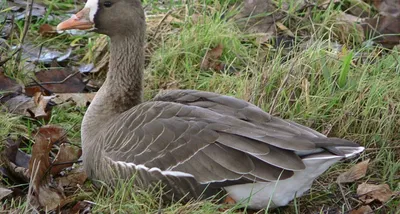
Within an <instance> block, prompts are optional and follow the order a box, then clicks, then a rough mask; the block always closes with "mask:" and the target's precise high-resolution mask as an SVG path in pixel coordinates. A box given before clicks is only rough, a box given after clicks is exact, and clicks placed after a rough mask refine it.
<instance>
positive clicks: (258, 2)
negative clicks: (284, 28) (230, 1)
mask: <svg viewBox="0 0 400 214" xmlns="http://www.w3.org/2000/svg"><path fill="white" fill-rule="evenodd" d="M276 9H277V8H276V6H275V4H273V2H272V1H266V0H244V6H243V8H242V9H241V11H240V13H239V14H238V15H237V16H236V17H235V19H236V20H237V22H238V24H239V26H240V27H241V28H243V30H245V31H247V32H248V33H253V34H256V35H257V42H258V43H265V42H268V41H269V40H270V39H271V38H272V37H273V36H274V35H275V34H276V28H275V19H276V16H280V15H282V14H274V15H271V14H272V13H273V12H274V11H276Z"/></svg>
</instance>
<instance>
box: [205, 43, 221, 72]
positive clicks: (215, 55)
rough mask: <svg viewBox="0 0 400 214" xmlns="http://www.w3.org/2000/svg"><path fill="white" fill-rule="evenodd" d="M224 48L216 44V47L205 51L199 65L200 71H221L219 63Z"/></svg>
mask: <svg viewBox="0 0 400 214" xmlns="http://www.w3.org/2000/svg"><path fill="white" fill-rule="evenodd" d="M223 49H224V46H223V45H222V44H218V45H217V47H215V48H213V49H211V50H209V51H207V53H206V55H205V56H204V57H203V60H202V61H201V64H200V69H202V70H209V69H212V70H215V71H222V70H223V68H224V65H223V64H222V63H221V62H220V61H219V59H220V58H221V56H222V52H223Z"/></svg>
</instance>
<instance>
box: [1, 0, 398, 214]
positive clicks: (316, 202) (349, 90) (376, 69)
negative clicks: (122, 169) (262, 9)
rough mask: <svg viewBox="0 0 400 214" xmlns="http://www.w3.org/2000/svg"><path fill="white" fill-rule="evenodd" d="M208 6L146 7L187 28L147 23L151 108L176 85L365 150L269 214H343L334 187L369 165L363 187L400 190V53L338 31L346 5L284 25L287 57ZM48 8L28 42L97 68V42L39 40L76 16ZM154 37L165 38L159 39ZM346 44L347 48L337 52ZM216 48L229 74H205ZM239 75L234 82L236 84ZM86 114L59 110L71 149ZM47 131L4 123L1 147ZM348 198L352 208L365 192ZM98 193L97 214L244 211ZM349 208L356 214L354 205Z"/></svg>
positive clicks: (20, 73)
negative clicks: (204, 64)
mask: <svg viewBox="0 0 400 214" xmlns="http://www.w3.org/2000/svg"><path fill="white" fill-rule="evenodd" d="M200 2H202V4H183V3H179V2H178V3H174V2H172V3H171V4H167V6H163V7H160V6H159V5H157V4H156V3H154V1H145V4H148V5H150V7H149V8H151V14H159V13H162V14H165V13H166V12H167V11H170V10H171V11H172V12H171V15H172V16H174V17H176V18H177V19H178V20H181V22H179V23H171V24H169V23H163V24H160V25H158V23H157V24H154V23H153V24H152V23H151V22H150V23H149V26H148V41H149V44H148V45H149V46H150V47H151V49H149V50H148V62H147V67H146V91H145V93H146V98H147V99H150V98H151V97H152V96H154V95H155V94H156V93H157V92H158V90H159V89H160V88H163V87H165V86H168V85H171V84H173V85H174V86H176V87H179V88H182V89H198V90H206V91H213V92H217V93H221V94H227V95H232V96H235V97H238V98H241V99H244V100H246V101H249V102H252V103H254V104H256V105H257V106H259V107H260V108H262V109H264V110H265V111H268V112H271V113H272V114H273V115H276V116H280V117H283V118H286V119H290V120H294V121H296V122H298V123H300V124H303V125H306V126H309V127H312V128H314V129H316V130H318V131H321V132H324V133H326V134H328V136H332V137H343V138H346V139H350V140H354V141H356V142H358V143H360V144H361V145H363V146H365V147H366V148H367V151H366V152H365V153H364V154H363V155H362V156H361V157H360V158H358V159H356V160H352V161H347V162H343V163H340V164H337V165H335V166H334V167H332V168H330V170H328V171H327V172H326V173H324V175H323V176H321V178H320V179H318V180H317V181H316V182H315V183H314V185H313V187H312V189H311V190H310V192H309V193H307V194H306V195H304V196H303V197H301V198H298V199H296V201H295V202H292V203H291V204H290V205H289V206H287V207H283V208H279V209H275V210H273V211H271V212H273V213H313V212H314V213H324V212H326V211H327V210H332V209H337V210H342V209H344V210H345V209H346V208H345V206H344V199H343V197H342V195H341V193H340V191H339V189H338V186H337V184H335V179H336V177H337V176H338V175H339V174H340V173H342V172H344V171H345V170H346V169H348V168H349V167H351V166H352V165H353V164H354V163H356V162H357V161H359V160H360V159H362V160H364V159H371V162H370V165H369V170H368V173H367V177H366V178H364V179H363V181H369V182H371V183H377V184H381V183H386V184H388V185H389V186H390V187H391V189H392V190H394V191H395V190H396V191H399V190H400V185H399V179H400V178H399V169H400V161H399V155H400V152H399V151H400V150H399V147H400V132H399V130H400V90H399V89H400V64H399V62H400V53H399V51H398V50H397V49H394V50H386V49H383V48H380V47H373V46H371V45H369V44H370V43H369V42H368V41H367V42H361V40H360V38H361V35H360V34H359V33H360V32H359V31H358V29H357V28H353V27H352V26H351V25H350V26H349V25H346V24H345V23H340V22H338V21H337V19H336V17H337V16H338V14H340V11H341V8H342V7H344V4H345V3H343V5H339V6H337V5H333V4H330V5H329V6H328V8H327V9H326V10H318V9H316V8H311V13H309V14H308V15H307V14H306V13H305V12H302V11H301V12H299V11H297V10H294V9H291V10H290V11H289V12H288V13H287V16H285V18H283V19H282V20H280V22H281V23H283V24H284V25H285V26H287V27H288V28H289V29H290V30H291V31H292V32H293V33H294V34H295V35H296V39H295V40H294V41H293V43H294V45H293V46H292V47H289V48H288V47H283V46H279V45H276V44H274V43H273V42H272V43H271V44H269V45H260V44H258V43H256V42H255V35H249V34H244V33H243V32H241V31H240V29H239V28H238V26H237V25H236V24H235V23H234V22H233V20H232V19H231V18H230V17H231V16H232V15H234V14H235V13H237V11H236V10H231V9H229V8H230V5H231V4H233V3H235V2H237V1H212V0H207V1H200ZM45 4H47V5H52V6H51V7H49V10H48V12H47V14H46V16H44V17H43V18H39V19H37V20H35V21H34V22H33V23H32V24H31V26H30V31H29V34H28V38H27V40H28V41H29V42H31V43H33V44H36V45H43V46H45V47H53V48H57V49H59V50H66V49H67V48H68V47H69V46H71V45H74V48H73V55H74V56H77V59H78V60H77V61H75V64H79V63H80V62H81V63H87V62H90V59H94V55H95V54H96V53H95V52H94V51H93V50H94V49H95V47H96V44H97V42H98V41H99V40H97V39H96V38H99V36H98V35H95V34H92V33H89V34H86V35H76V36H68V35H58V36H56V37H52V38H45V37H40V36H38V33H37V29H38V27H39V26H40V25H41V24H43V23H50V24H53V25H55V24H57V23H58V21H59V19H57V18H56V19H55V20H47V17H49V15H54V14H62V13H63V10H61V9H67V8H70V7H71V5H72V4H73V3H72V1H59V0H55V1H50V2H49V1H46V2H45ZM192 14H199V15H200V16H199V17H200V18H199V19H197V20H195V19H193V18H192V17H194V16H193V15H192ZM186 15H188V16H186ZM18 26H19V29H22V26H23V22H22V21H19V22H18ZM343 26H344V27H343ZM156 29H158V34H157V35H156V37H154V36H155V31H156ZM18 41H19V40H18V38H15V37H12V38H10V39H9V40H8V41H7V42H8V43H9V45H15V44H18ZM339 43H340V44H343V45H342V46H338V44H339ZM87 44H89V45H88V46H86V45H87ZM218 44H222V45H223V46H224V50H223V55H222V57H221V61H222V62H223V63H224V64H225V65H227V67H228V68H231V70H229V69H228V70H227V71H223V72H213V71H202V70H201V69H200V63H201V61H202V59H203V56H204V55H205V53H206V52H207V50H209V49H210V48H213V47H215V46H217V45H218ZM84 46H86V47H84ZM85 54H86V56H85V57H83V56H84V55H85ZM79 59H84V60H82V61H80V60H79ZM86 60H87V61H86ZM94 60H96V61H97V60H98V59H94ZM43 67H46V66H43ZM5 68H6V69H5V70H6V73H7V75H9V76H10V77H13V78H16V79H17V80H18V81H19V82H23V83H26V82H28V80H29V79H27V71H25V70H24V69H21V67H18V66H17V65H16V64H14V62H13V61H12V60H10V61H9V62H8V63H7V64H6V65H5ZM233 68H234V70H235V71H236V72H234V73H233V74H232V72H230V71H232V69H233ZM30 75H32V74H30ZM103 76H104V75H98V76H97V78H101V77H103ZM285 80H286V81H285ZM273 103H275V105H273ZM84 111H85V109H80V108H77V107H55V108H54V109H53V113H52V117H51V120H50V123H52V124H59V125H61V126H62V127H64V128H65V129H66V130H68V136H69V139H70V140H71V141H72V142H74V143H79V141H80V122H81V119H82V116H83V112H84ZM41 125H42V123H41V122H37V121H31V120H26V119H24V118H20V117H15V116H11V115H8V114H4V113H0V126H1V127H2V128H1V130H0V139H5V138H6V137H7V136H8V135H9V134H12V135H24V136H29V133H30V132H31V131H32V130H33V129H35V128H37V127H39V126H41ZM3 127H5V128H3ZM21 127H22V128H21ZM24 127H25V128H24ZM344 188H345V191H346V193H348V194H349V195H348V197H349V198H352V195H354V194H355V190H356V188H357V185H356V184H350V185H348V186H344ZM91 192H92V194H91V195H90V196H89V197H90V199H89V200H90V201H92V202H93V203H94V204H95V205H94V207H93V212H100V213H116V212H132V211H135V212H136V213H154V212H157V211H158V210H159V209H162V212H164V213H217V212H222V213H234V212H236V210H237V207H233V208H225V207H221V206H222V205H218V204H215V203H211V202H210V201H202V202H193V203H189V204H186V205H182V204H179V203H176V204H172V205H169V206H162V207H161V208H160V206H159V199H158V196H157V193H154V192H152V191H143V190H137V189H135V188H134V187H132V186H131V185H129V183H127V184H124V185H121V187H120V188H117V190H116V192H115V193H114V194H110V193H108V192H106V191H104V190H98V189H93V190H92V191H91ZM399 203H400V201H399V199H394V200H391V201H389V202H388V203H387V204H385V206H383V207H381V208H379V209H378V210H377V211H376V213H396V212H397V211H396V209H397V206H398V204H399ZM15 204H16V206H17V207H18V206H19V205H18V203H15ZM351 204H352V205H353V207H354V206H357V205H358V203H357V202H355V201H351Z"/></svg>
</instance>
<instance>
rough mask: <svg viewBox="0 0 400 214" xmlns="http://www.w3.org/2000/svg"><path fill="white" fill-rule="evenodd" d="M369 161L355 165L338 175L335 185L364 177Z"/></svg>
mask: <svg viewBox="0 0 400 214" xmlns="http://www.w3.org/2000/svg"><path fill="white" fill-rule="evenodd" d="M368 163H369V159H368V160H366V161H363V162H360V163H358V164H356V165H355V166H353V167H351V168H350V169H349V170H347V172H344V173H342V174H340V175H339V176H338V178H337V180H336V182H337V183H351V182H354V181H356V180H358V179H360V178H362V177H364V176H365V174H366V173H367V168H368Z"/></svg>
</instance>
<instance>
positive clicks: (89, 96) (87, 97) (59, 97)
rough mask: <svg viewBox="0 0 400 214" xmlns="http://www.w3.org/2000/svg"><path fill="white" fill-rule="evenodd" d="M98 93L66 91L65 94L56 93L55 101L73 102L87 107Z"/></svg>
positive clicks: (60, 102)
mask: <svg viewBox="0 0 400 214" xmlns="http://www.w3.org/2000/svg"><path fill="white" fill-rule="evenodd" d="M95 95H96V93H65V94H56V97H55V98H54V99H53V101H54V102H55V103H56V104H58V105H59V104H65V103H73V104H74V105H76V106H79V107H86V106H89V104H90V103H91V102H92V100H93V98H94V96H95Z"/></svg>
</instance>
